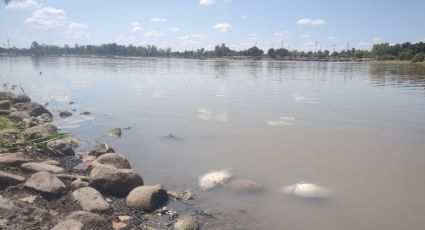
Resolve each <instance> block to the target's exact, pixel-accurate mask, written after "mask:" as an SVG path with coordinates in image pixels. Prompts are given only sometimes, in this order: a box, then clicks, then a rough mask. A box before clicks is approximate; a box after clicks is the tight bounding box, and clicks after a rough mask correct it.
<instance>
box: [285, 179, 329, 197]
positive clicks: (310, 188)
mask: <svg viewBox="0 0 425 230" xmlns="http://www.w3.org/2000/svg"><path fill="white" fill-rule="evenodd" d="M281 192H283V193H285V194H288V195H293V196H297V197H302V198H313V199H323V198H327V197H328V196H329V191H328V190H327V189H325V188H323V187H321V186H319V185H316V184H312V183H306V182H303V181H301V182H299V183H296V184H293V185H289V186H285V187H283V188H282V189H281Z"/></svg>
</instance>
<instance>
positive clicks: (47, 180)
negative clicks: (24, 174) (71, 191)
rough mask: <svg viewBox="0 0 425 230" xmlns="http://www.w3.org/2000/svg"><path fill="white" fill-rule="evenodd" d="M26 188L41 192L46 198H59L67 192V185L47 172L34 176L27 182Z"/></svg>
mask: <svg viewBox="0 0 425 230" xmlns="http://www.w3.org/2000/svg"><path fill="white" fill-rule="evenodd" d="M25 187H26V188H29V189H32V190H35V191H37V192H40V193H41V194H42V195H44V196H58V195H61V194H62V192H63V191H64V190H65V184H64V183H63V182H62V181H61V180H59V179H58V178H57V177H56V176H54V175H52V174H51V173H49V172H46V171H42V172H38V173H35V174H33V175H32V176H31V177H30V178H29V179H28V180H27V181H26V182H25Z"/></svg>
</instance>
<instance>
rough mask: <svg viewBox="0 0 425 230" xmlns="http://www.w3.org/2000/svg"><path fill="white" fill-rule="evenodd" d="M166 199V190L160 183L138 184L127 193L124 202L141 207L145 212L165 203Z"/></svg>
mask: <svg viewBox="0 0 425 230" xmlns="http://www.w3.org/2000/svg"><path fill="white" fill-rule="evenodd" d="M167 201H168V194H167V191H165V189H163V188H162V187H161V185H155V186H139V187H137V188H135V189H133V190H131V192H130V193H129V194H128V196H127V199H126V204H127V206H130V207H138V208H142V209H143V211H145V212H153V211H155V210H156V209H157V208H159V207H161V206H163V205H165V204H166V203H167Z"/></svg>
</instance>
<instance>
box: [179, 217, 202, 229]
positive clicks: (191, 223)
mask: <svg viewBox="0 0 425 230" xmlns="http://www.w3.org/2000/svg"><path fill="white" fill-rule="evenodd" d="M173 227H174V230H198V229H199V223H198V220H197V219H196V217H194V216H182V217H179V218H178V219H177V222H176V223H175V224H174V226H173Z"/></svg>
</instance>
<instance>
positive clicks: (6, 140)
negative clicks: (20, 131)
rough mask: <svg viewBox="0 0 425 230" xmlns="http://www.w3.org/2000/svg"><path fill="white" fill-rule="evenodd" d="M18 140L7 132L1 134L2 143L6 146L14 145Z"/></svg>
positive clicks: (0, 140)
mask: <svg viewBox="0 0 425 230" xmlns="http://www.w3.org/2000/svg"><path fill="white" fill-rule="evenodd" d="M15 141H16V138H15V135H13V134H10V133H6V132H0V142H1V143H5V144H13V143H15Z"/></svg>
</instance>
